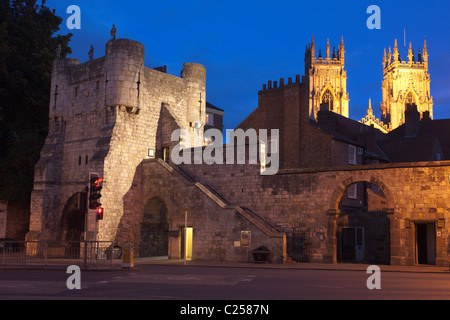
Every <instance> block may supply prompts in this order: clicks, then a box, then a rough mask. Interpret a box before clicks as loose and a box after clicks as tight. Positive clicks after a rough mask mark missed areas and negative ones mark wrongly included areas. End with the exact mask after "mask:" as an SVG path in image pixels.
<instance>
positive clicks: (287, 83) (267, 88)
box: [261, 75, 305, 91]
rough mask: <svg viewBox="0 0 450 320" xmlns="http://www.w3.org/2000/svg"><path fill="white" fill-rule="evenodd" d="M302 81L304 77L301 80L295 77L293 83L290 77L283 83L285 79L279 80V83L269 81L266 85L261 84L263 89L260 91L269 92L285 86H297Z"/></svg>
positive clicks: (298, 76) (297, 76)
mask: <svg viewBox="0 0 450 320" xmlns="http://www.w3.org/2000/svg"><path fill="white" fill-rule="evenodd" d="M300 79H301V80H300ZM304 80H305V77H304V76H303V77H302V78H300V75H296V76H295V81H293V78H292V77H289V78H287V81H285V78H280V80H279V82H278V81H272V80H269V81H268V82H267V84H263V88H262V90H261V91H270V90H273V89H281V88H284V87H285V86H291V85H298V84H301V83H302V82H303V81H304Z"/></svg>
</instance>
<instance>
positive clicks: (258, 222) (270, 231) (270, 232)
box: [156, 159, 283, 238]
mask: <svg viewBox="0 0 450 320" xmlns="http://www.w3.org/2000/svg"><path fill="white" fill-rule="evenodd" d="M156 161H157V162H158V163H159V164H160V165H161V166H162V167H164V168H165V169H166V170H167V171H169V172H170V173H172V174H173V175H176V176H177V177H178V178H180V180H182V181H183V183H184V184H185V185H187V186H190V187H195V188H198V189H199V190H200V191H201V192H202V193H203V194H204V195H205V196H207V197H209V198H210V199H211V200H213V201H214V202H215V203H216V204H217V205H218V206H219V207H221V208H223V209H233V210H235V211H236V212H237V213H239V214H240V215H241V216H242V217H244V218H245V219H247V220H248V221H250V222H251V223H252V224H253V225H254V226H255V227H257V228H258V229H259V230H261V231H262V232H263V233H264V234H265V235H267V236H268V237H271V238H282V237H283V234H282V233H281V232H280V231H279V230H278V229H277V228H276V227H275V226H273V225H272V224H270V223H269V222H268V221H266V220H265V219H264V218H263V217H261V216H260V215H258V214H257V213H255V212H253V211H252V210H250V209H248V208H243V207H241V206H239V205H235V204H231V203H229V202H228V201H227V200H226V199H225V198H223V197H222V196H221V195H220V194H218V193H217V192H216V191H215V190H213V189H212V188H211V187H209V186H207V185H204V184H202V183H200V182H198V181H195V179H193V178H192V177H191V176H190V175H189V174H188V173H187V172H186V171H184V170H183V169H181V168H180V167H179V166H176V165H174V164H170V163H167V162H165V161H164V160H162V159H157V160H156Z"/></svg>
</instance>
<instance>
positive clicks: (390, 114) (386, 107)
mask: <svg viewBox="0 0 450 320" xmlns="http://www.w3.org/2000/svg"><path fill="white" fill-rule="evenodd" d="M383 75H384V79H383V85H382V89H383V102H382V103H381V120H382V121H383V123H385V124H386V125H388V126H389V130H390V131H391V130H394V129H395V128H397V127H399V126H401V125H402V124H403V123H404V122H405V110H407V109H408V108H409V107H410V106H412V107H417V111H419V113H420V114H421V116H423V114H424V113H425V112H427V114H428V115H429V117H430V118H431V119H432V118H433V97H432V96H431V93H430V74H429V73H428V50H427V43H426V41H425V42H424V47H423V53H422V52H421V51H420V49H419V52H418V55H417V60H416V57H415V55H414V51H413V49H412V45H411V43H410V44H409V51H408V61H402V60H401V58H400V54H399V51H398V45H397V40H395V46H394V52H392V51H391V48H390V47H389V53H388V54H386V49H385V50H384V58H383Z"/></svg>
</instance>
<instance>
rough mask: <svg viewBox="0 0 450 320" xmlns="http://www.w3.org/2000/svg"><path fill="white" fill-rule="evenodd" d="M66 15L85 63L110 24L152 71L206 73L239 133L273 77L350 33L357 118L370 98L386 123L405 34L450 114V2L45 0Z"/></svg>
mask: <svg viewBox="0 0 450 320" xmlns="http://www.w3.org/2000/svg"><path fill="white" fill-rule="evenodd" d="M46 5H47V6H48V7H50V8H53V9H56V13H57V14H58V15H59V16H60V17H62V18H63V19H64V20H63V24H62V26H61V31H60V32H61V33H64V34H65V33H68V32H72V33H73V34H74V36H73V38H72V41H71V43H70V46H71V47H72V50H73V53H72V55H71V57H73V58H77V59H80V61H81V62H85V61H87V60H88V51H89V47H90V45H91V44H92V45H93V46H94V48H95V57H96V58H97V57H101V56H103V55H104V54H105V44H106V42H107V41H108V40H109V39H110V30H111V27H112V24H115V25H116V28H117V38H128V39H133V40H136V41H139V42H141V43H142V44H143V45H144V46H145V49H146V62H145V64H146V66H147V67H157V66H162V65H167V67H168V73H170V74H174V75H177V76H179V74H180V71H181V69H182V66H183V63H184V62H197V63H201V64H203V65H204V66H205V67H206V68H207V99H208V101H209V102H211V103H212V104H214V105H216V106H217V107H219V108H222V109H224V110H225V111H226V114H225V119H224V125H225V128H227V129H233V128H235V127H236V126H237V125H238V124H239V123H240V122H241V121H242V120H244V119H245V118H246V117H247V116H248V115H249V114H250V113H251V112H252V111H253V110H254V109H255V108H256V107H257V104H258V90H260V89H262V85H263V84H264V83H267V81H268V80H273V81H279V79H280V78H285V79H287V78H288V77H293V78H295V75H297V74H300V75H303V74H304V52H305V46H306V45H307V44H309V43H310V42H311V36H312V35H313V34H314V36H315V40H316V48H317V49H319V48H321V49H322V52H324V51H325V46H326V41H327V38H329V39H330V44H331V47H333V46H336V48H337V46H338V44H339V43H340V39H341V36H344V41H345V46H346V52H347V54H346V70H347V75H348V80H347V91H348V92H349V95H350V118H352V119H354V120H360V119H361V118H363V117H364V116H365V114H366V110H367V105H368V100H369V98H371V99H372V106H373V108H374V111H375V115H376V116H377V117H379V115H380V112H379V106H380V101H381V82H382V79H383V73H382V61H383V49H384V48H388V47H389V46H393V45H394V39H395V38H398V41H399V46H400V53H401V57H402V59H405V58H406V56H405V50H406V48H404V47H403V37H404V33H403V30H404V29H405V30H406V41H407V45H408V46H409V42H412V44H413V48H414V52H415V54H416V55H417V52H418V49H419V48H423V42H424V39H425V37H426V39H427V44H428V52H429V55H430V74H431V94H432V96H433V98H434V103H435V105H434V114H435V119H442V118H450V89H449V88H448V87H447V84H448V83H449V82H450V81H449V76H450V41H449V40H450V35H449V31H450V18H449V15H450V1H442V0H441V1H436V0H429V1H423V0H422V1H417V0H409V1H392V0H391V1H384V0H373V1H364V0H355V1H328V0H322V1H308V2H306V3H304V2H303V1H298V0H279V1H268V0H258V1H256V0H240V1H236V0H189V1H187V0H186V1H181V0H171V1H161V0H159V1H156V0H143V1H141V0H130V1H123V0H89V1H88V0H47V2H46ZM70 5H78V6H79V7H80V8H81V30H68V29H67V27H66V21H67V18H68V17H69V16H70V14H67V13H66V10H67V7H68V6H70ZM370 5H378V6H379V7H380V9H381V30H369V29H368V28H367V27H366V21H367V19H368V18H369V16H370V15H369V14H367V13H366V11H367V8H368V7H369V6H370Z"/></svg>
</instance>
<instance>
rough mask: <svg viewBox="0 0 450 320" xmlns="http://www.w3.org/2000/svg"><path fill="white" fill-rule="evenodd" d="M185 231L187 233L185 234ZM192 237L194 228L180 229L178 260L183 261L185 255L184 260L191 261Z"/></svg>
mask: <svg viewBox="0 0 450 320" xmlns="http://www.w3.org/2000/svg"><path fill="white" fill-rule="evenodd" d="M186 230H187V232H186ZM193 235H194V228H192V227H187V228H185V227H182V228H181V239H180V240H181V241H180V259H184V257H185V254H186V260H188V261H191V260H192V238H193Z"/></svg>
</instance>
